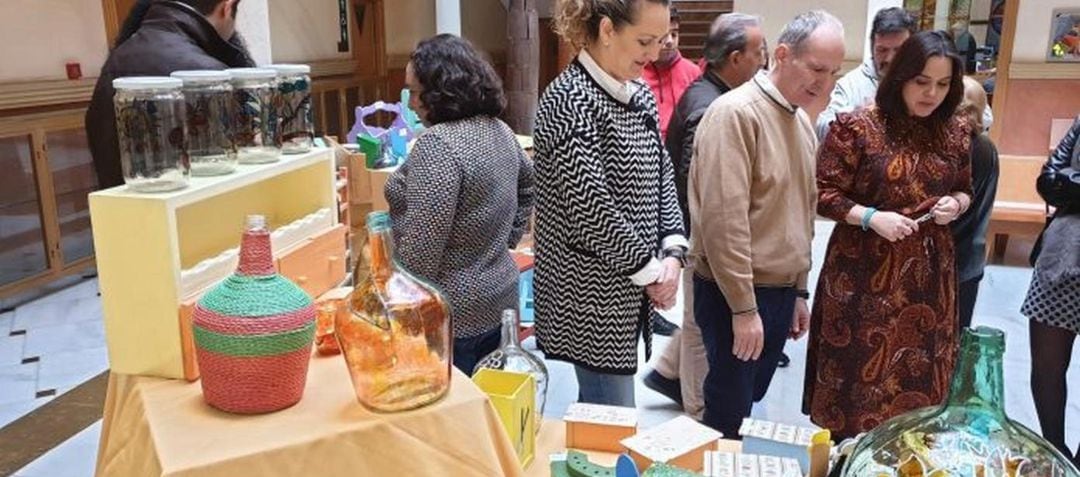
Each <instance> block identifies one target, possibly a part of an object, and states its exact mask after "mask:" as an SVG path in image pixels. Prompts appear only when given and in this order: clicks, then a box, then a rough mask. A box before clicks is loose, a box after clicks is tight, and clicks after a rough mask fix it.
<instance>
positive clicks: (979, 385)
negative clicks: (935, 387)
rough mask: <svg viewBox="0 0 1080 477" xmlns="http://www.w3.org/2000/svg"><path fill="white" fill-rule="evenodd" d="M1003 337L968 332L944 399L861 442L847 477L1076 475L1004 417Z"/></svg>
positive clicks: (984, 329)
mask: <svg viewBox="0 0 1080 477" xmlns="http://www.w3.org/2000/svg"><path fill="white" fill-rule="evenodd" d="M1004 353H1005V334H1004V333H1002V332H1001V331H1000V330H997V329H994V328H988V327H979V328H976V329H974V330H971V329H965V330H964V332H963V338H962V341H961V345H960V355H959V356H958V360H957V365H956V370H955V371H954V372H953V379H952V384H951V387H950V388H949V397H948V399H946V401H945V403H944V404H942V405H940V406H933V407H927V408H923V409H918V410H915V411H912V412H910V413H907V414H903V415H900V416H897V417H895V418H892V419H890V420H888V421H886V422H885V423H883V424H882V425H880V426H878V427H877V428H875V429H874V430H872V431H870V432H869V433H867V434H865V435H863V436H862V437H860V438H859V440H858V442H857V444H856V446H855V450H854V451H853V453H852V455H851V457H850V458H849V459H848V461H847V464H846V465H845V466H844V470H843V474H842V475H843V476H845V477H882V476H887V477H893V476H905V477H907V476H911V477H914V476H927V477H930V476H934V477H1021V476H1022V477H1080V473H1078V472H1077V470H1076V468H1075V467H1073V465H1072V464H1071V463H1070V462H1069V460H1068V458H1066V457H1065V456H1063V455H1062V454H1061V453H1060V452H1058V450H1057V449H1055V448H1054V446H1052V445H1051V444H1050V443H1048V442H1046V441H1045V440H1043V439H1042V438H1041V437H1039V436H1038V435H1036V434H1035V433H1034V432H1032V431H1031V430H1030V429H1028V428H1026V427H1024V426H1023V425H1021V424H1019V423H1017V422H1015V421H1013V420H1012V419H1009V417H1008V416H1006V415H1005V399H1004V394H1005V382H1004V378H1003V373H1002V355H1003V354H1004Z"/></svg>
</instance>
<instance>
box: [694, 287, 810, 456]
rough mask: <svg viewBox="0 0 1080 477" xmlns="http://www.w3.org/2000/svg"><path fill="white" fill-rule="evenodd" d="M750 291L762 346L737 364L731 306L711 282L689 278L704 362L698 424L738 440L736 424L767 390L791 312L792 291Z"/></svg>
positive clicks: (785, 337) (787, 330) (781, 350)
mask: <svg viewBox="0 0 1080 477" xmlns="http://www.w3.org/2000/svg"><path fill="white" fill-rule="evenodd" d="M754 293H755V295H756V297H757V306H758V315H759V316H761V324H762V327H763V328H764V331H765V347H764V349H763V350H762V353H761V357H760V358H758V359H757V360H753V361H742V360H740V359H739V358H737V357H735V355H734V354H732V352H731V349H732V345H733V344H734V341H735V335H734V331H733V328H732V321H731V320H732V316H731V307H729V306H728V303H727V300H725V299H724V295H723V294H722V293H720V288H718V287H717V285H716V283H715V282H712V281H709V280H705V279H703V278H700V277H698V276H695V277H694V319H695V321H697V324H698V327H699V328H701V339H702V341H703V342H704V344H705V356H706V358H708V361H709V373H708V374H707V375H706V376H705V385H704V394H705V415H704V418H703V419H702V420H703V422H704V424H705V425H707V426H709V427H712V428H713V429H716V430H718V431H720V432H722V433H724V437H725V438H729V439H739V426H740V425H741V424H742V420H743V418H745V417H749V416H750V408H751V406H753V403H754V398H755V394H761V395H764V394H765V391H766V390H767V389H768V387H769V383H770V382H771V381H772V377H773V374H775V373H776V365H777V362H779V360H780V354H781V353H783V351H784V343H785V341H787V339H788V332H789V331H790V329H791V319H792V315H793V314H794V312H795V298H796V296H795V289H794V288H791V287H788V288H762V287H758V288H755V289H754ZM793 402H794V401H793Z"/></svg>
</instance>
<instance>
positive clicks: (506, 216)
mask: <svg viewBox="0 0 1080 477" xmlns="http://www.w3.org/2000/svg"><path fill="white" fill-rule="evenodd" d="M405 83H406V86H407V87H408V88H409V92H410V93H411V99H410V102H409V103H410V104H409V107H411V108H412V109H413V110H414V111H416V113H417V115H419V116H420V120H421V121H423V123H424V125H425V126H427V127H428V129H427V130H426V131H424V133H423V134H421V135H420V137H419V138H418V139H417V140H416V144H415V145H414V146H413V148H412V151H411V152H410V153H409V157H408V159H407V160H406V161H405V164H404V165H402V166H401V167H400V168H399V169H398V170H397V171H396V172H394V173H393V174H392V175H391V176H390V178H389V179H388V180H387V182H386V191H385V193H386V201H387V203H389V205H390V217H391V219H392V220H393V224H394V226H393V227H394V229H393V231H394V242H395V244H396V246H397V259H398V261H399V263H400V264H401V265H402V266H404V267H405V268H406V269H408V270H409V271H410V272H412V273H414V274H416V275H418V276H420V277H423V278H424V279H427V280H429V281H431V282H432V283H434V284H435V285H437V286H438V287H439V288H440V289H441V290H442V291H443V292H444V293H445V295H446V297H447V299H448V300H449V302H450V306H451V310H452V314H453V320H452V323H453V332H454V355H453V356H454V366H457V367H458V369H460V370H462V371H463V372H465V374H472V370H473V367H474V366H475V365H476V362H477V361H478V360H479V359H480V358H482V357H483V356H484V355H486V354H488V353H490V352H492V351H494V350H495V349H496V348H498V346H499V337H500V336H499V325H500V321H499V319H500V314H501V312H502V310H504V309H506V308H512V309H516V308H517V305H518V291H517V290H518V270H517V266H516V265H515V264H514V261H513V259H511V257H510V252H509V249H510V248H511V247H514V246H515V245H517V242H518V240H520V239H521V236H522V234H523V233H524V231H525V227H526V225H527V223H528V219H529V216H530V215H531V213H532V206H533V168H532V163H531V162H530V161H529V159H528V158H527V157H526V156H525V151H523V150H522V149H521V146H519V145H518V143H517V139H516V138H515V137H514V133H513V131H511V130H510V128H509V127H508V126H507V125H506V124H504V123H503V122H502V121H500V120H499V119H497V116H498V115H499V114H501V113H502V111H503V108H504V107H505V106H506V100H505V98H504V97H503V90H502V82H501V81H500V80H499V77H498V76H496V75H495V70H494V69H493V68H492V67H491V65H490V64H488V63H487V62H486V61H484V59H482V58H481V57H480V55H479V54H478V53H477V52H476V50H475V49H474V48H473V46H472V45H471V44H470V43H469V42H468V41H466V40H463V39H461V38H458V37H456V36H453V35H438V36H435V37H432V38H429V39H427V40H424V41H422V42H420V44H419V45H418V46H417V48H416V51H414V52H413V54H412V58H411V60H410V61H409V64H408V66H406V68H405Z"/></svg>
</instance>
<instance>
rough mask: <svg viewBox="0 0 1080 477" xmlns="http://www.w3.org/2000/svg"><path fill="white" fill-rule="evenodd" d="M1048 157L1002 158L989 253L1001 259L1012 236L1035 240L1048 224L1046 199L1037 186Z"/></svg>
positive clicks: (992, 217) (992, 216)
mask: <svg viewBox="0 0 1080 477" xmlns="http://www.w3.org/2000/svg"><path fill="white" fill-rule="evenodd" d="M1044 163H1046V158H1045V157H1040V156H1008V155H1001V156H1000V157H999V164H1000V171H1001V173H1000V174H999V176H998V186H997V196H996V197H995V199H994V208H993V211H992V212H991V214H990V227H989V229H988V230H987V232H986V237H987V245H988V247H987V255H988V256H990V257H992V258H994V259H996V260H1001V259H1002V258H1004V255H1005V249H1006V247H1007V246H1008V243H1009V237H1010V236H1021V237H1030V238H1032V239H1034V238H1035V237H1037V236H1038V235H1039V233H1040V232H1042V228H1043V224H1045V223H1046V202H1044V201H1043V200H1042V197H1040V196H1039V193H1038V192H1037V191H1036V189H1035V181H1036V179H1038V177H1039V172H1040V171H1041V170H1042V166H1043V164H1044Z"/></svg>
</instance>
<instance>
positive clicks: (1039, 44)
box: [1012, 0, 1080, 63]
mask: <svg viewBox="0 0 1080 477" xmlns="http://www.w3.org/2000/svg"><path fill="white" fill-rule="evenodd" d="M1077 7H1080V3H1078V2H1077V0H1023V1H1022V2H1021V4H1020V13H1019V16H1018V17H1017V21H1016V40H1015V42H1014V43H1013V58H1012V60H1013V62H1014V63H1045V62H1046V48H1047V46H1048V45H1049V43H1050V20H1051V15H1052V14H1053V11H1054V9H1055V8H1077Z"/></svg>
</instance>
